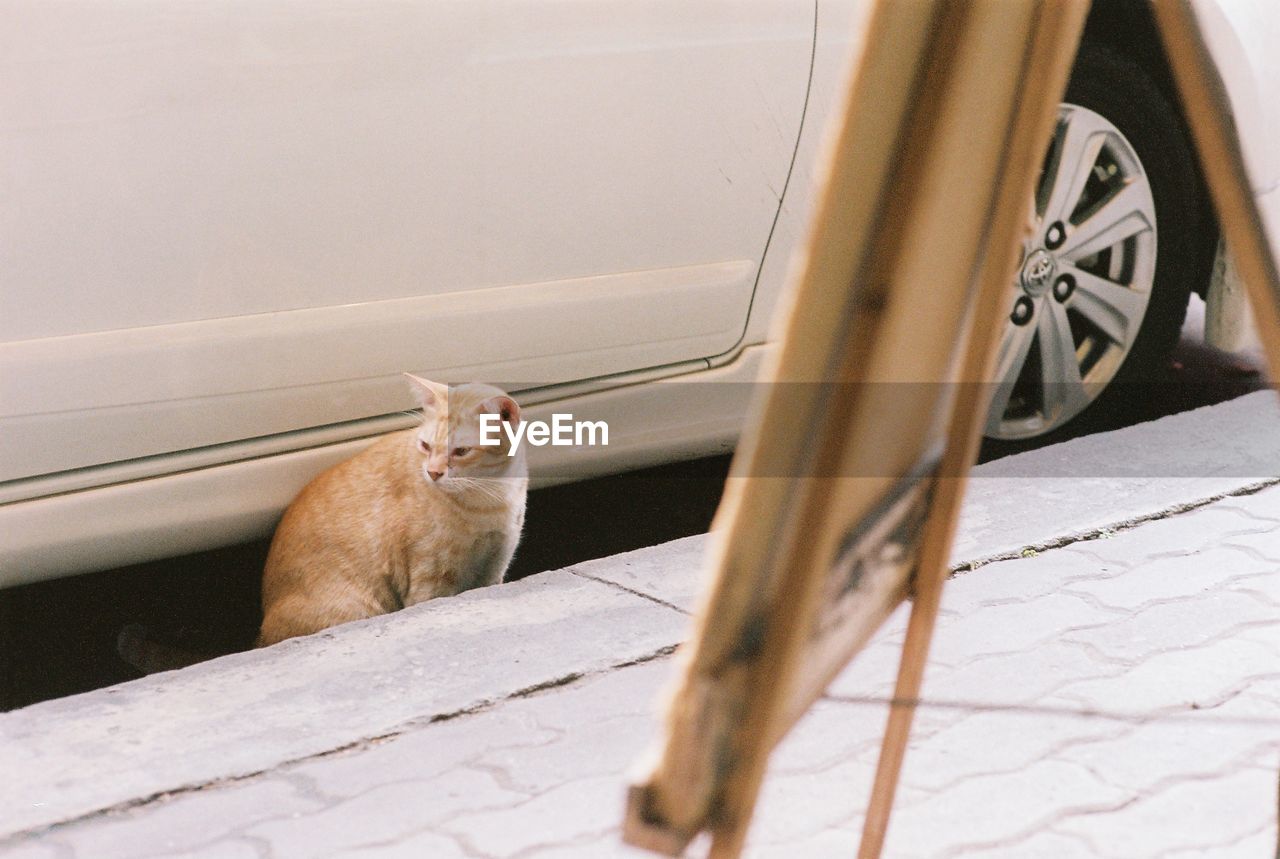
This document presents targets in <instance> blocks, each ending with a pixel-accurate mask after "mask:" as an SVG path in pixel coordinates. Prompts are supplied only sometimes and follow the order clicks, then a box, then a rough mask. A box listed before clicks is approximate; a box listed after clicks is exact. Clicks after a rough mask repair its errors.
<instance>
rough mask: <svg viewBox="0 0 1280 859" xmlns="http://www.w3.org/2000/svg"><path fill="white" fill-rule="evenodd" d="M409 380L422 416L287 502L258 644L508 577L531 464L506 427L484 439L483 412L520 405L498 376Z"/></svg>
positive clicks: (506, 415) (513, 414) (516, 415)
mask: <svg viewBox="0 0 1280 859" xmlns="http://www.w3.org/2000/svg"><path fill="white" fill-rule="evenodd" d="M405 375H408V374H405ZM409 379H410V381H411V382H412V383H413V385H414V387H415V389H416V391H417V393H418V397H419V400H420V401H421V403H422V417H423V420H422V425H421V426H420V427H419V428H417V429H412V430H404V431H402V432H396V433H391V434H390V435H388V436H386V437H385V438H382V439H380V440H379V441H378V442H376V443H375V444H374V445H373V446H372V447H370V448H369V449H368V450H366V451H364V452H363V453H361V454H359V455H358V456H355V457H353V458H352V459H349V460H347V461H346V462H342V463H339V464H338V465H335V466H334V467H333V468H330V469H329V470H328V471H326V472H324V473H323V474H321V475H320V476H318V477H317V478H316V479H315V480H313V481H311V482H310V483H309V484H307V486H306V488H304V489H303V490H302V492H301V493H299V495H298V497H297V498H295V499H294V501H293V503H292V504H290V505H289V509H287V510H286V511H285V514H284V518H283V519H282V520H281V522H280V525H279V527H278V528H277V529H276V534H275V537H274V539H273V540H272V542H271V549H270V552H269V554H268V555H267V565H266V569H265V570H264V572H263V575H262V608H263V614H264V617H263V620H262V629H261V631H260V633H259V635H258V642H257V646H259V647H264V646H266V645H269V644H275V643H276V642H278V641H283V640H284V639H286V638H292V637H294V636H297V635H307V634H309V633H312V632H317V631H319V630H322V629H326V628H327V627H330V626H335V625H337V624H340V623H346V622H347V621H352V620H359V619H361V618H366V617H373V616H374V615H379V614H385V613H387V612H392V611H396V610H397V609H401V608H404V607H405V606H411V605H414V604H416V603H420V602H423V601H425V600H429V599H434V598H435V597H440V596H449V595H452V594H456V593H459V592H461V591H465V590H468V589H470V588H476V587H482V586H484V585H492V584H496V583H498V582H500V581H502V577H503V575H504V574H505V573H506V570H507V565H508V564H509V563H510V562H511V557H512V555H513V554H515V550H516V544H517V543H518V542H519V541H520V529H521V528H522V527H523V525H524V508H525V497H526V494H527V491H528V470H527V467H526V465H525V461H524V456H523V452H518V453H517V455H515V456H509V455H508V453H509V451H510V449H511V448H510V445H509V442H508V440H507V436H506V433H505V432H501V433H499V435H500V436H501V438H502V440H501V442H500V443H499V444H497V445H484V446H482V445H481V444H480V416H481V415H482V414H492V415H498V416H500V418H501V420H502V421H503V422H508V423H510V424H511V425H512V428H513V429H514V427H515V426H516V425H518V424H519V422H520V407H519V406H517V405H516V402H515V401H514V400H512V399H511V398H510V397H508V396H507V395H506V394H505V393H503V392H502V391H500V390H498V389H497V388H494V387H492V386H489V385H480V384H468V385H454V386H447V385H441V384H437V383H435V382H429V381H427V380H426V379H419V378H417V377H416V376H409Z"/></svg>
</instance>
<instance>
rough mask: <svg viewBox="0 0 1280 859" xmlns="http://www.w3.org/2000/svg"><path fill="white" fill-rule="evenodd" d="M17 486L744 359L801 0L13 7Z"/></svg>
mask: <svg viewBox="0 0 1280 859" xmlns="http://www.w3.org/2000/svg"><path fill="white" fill-rule="evenodd" d="M0 18H2V19H3V20H4V21H5V22H6V26H5V27H4V28H2V30H0V45H2V46H3V47H2V48H0V58H2V59H0V68H3V71H4V75H3V80H2V81H0V190H2V191H3V196H4V199H5V206H4V207H3V209H2V210H0V272H2V277H0V308H2V310H3V312H2V313H0V435H2V437H3V438H4V441H5V443H4V445H3V449H2V450H0V480H16V479H22V478H27V477H31V476H33V475H42V474H48V473H52V472H59V471H65V470H68V469H73V468H83V467H86V466H94V465H98V464H102V463H110V462H118V461H121V460H128V459H134V458H138V457H147V456H155V455H161V454H165V453H169V452H173V451H182V450H190V449H193V448H200V447H206V446H210V445H218V444H221V443H225V442H230V441H236V440H243V439H251V438H259V437H264V436H273V435H276V434H281V433H289V432H292V431H295V430H299V429H303V428H308V427H315V426H321V425H333V424H338V423H340V422H343V421H355V420H358V419H360V418H366V417H370V416H375V415H380V414H385V413H389V412H391V411H393V410H395V409H398V408H401V407H404V406H405V405H407V400H406V397H405V394H404V392H403V389H402V387H401V383H400V382H399V380H398V374H399V373H400V372H401V371H403V370H414V371H418V372H420V373H427V374H431V375H433V376H435V377H436V378H439V379H441V380H444V381H464V380H469V379H477V378H478V379H491V380H498V381H502V382H506V383H508V384H511V385H513V386H514V387H516V388H519V387H529V386H542V385H551V384H557V383H562V382H568V381H572V380H580V379H586V378H592V377H598V376H605V375H609V374H615V373H621V372H625V371H629V370H636V369H642V368H651V367H658V366H663V365H670V364H676V363H679V362H687V361H689V360H691V359H698V358H702V357H705V356H712V355H716V354H718V353H723V352H725V351H726V350H729V349H731V348H733V347H734V345H735V344H736V343H737V342H738V340H739V338H740V336H741V333H742V331H743V327H744V324H745V321H746V317H747V313H748V310H749V306H750V302H751V295H752V290H753V287H754V282H755V277H756V273H757V268H758V262H759V260H760V258H761V256H762V254H763V252H764V248H765V245H766V244H767V241H768V236H769V231H770V228H771V225H772V223H773V219H774V217H775V216H776V213H777V209H778V202H779V197H780V195H781V193H782V190H783V188H784V186H785V183H786V180H787V173H788V169H789V164H790V160H791V157H792V154H793V152H794V149H795V144H796V139H797V136H798V134H799V127H800V118H801V113H802V110H803V105H804V96H805V89H806V85H807V80H808V75H809V65H810V57H811V51H812V38H813V20H814V6H813V3H812V2H800V0H761V2H749V3H748V2H728V0H722V2H710V0H709V1H708V2H678V0H665V2H664V1H663V0H654V2H598V3H593V2H580V0H541V2H532V3H531V2H514V0H468V2H427V0H422V1H421V2H390V0H348V1H347V2H318V0H254V2H233V0H194V2H189V3H173V2H166V0H120V2H114V3H103V4H100V3H83V2H72V0H25V2H19V0H9V2H3V3H0Z"/></svg>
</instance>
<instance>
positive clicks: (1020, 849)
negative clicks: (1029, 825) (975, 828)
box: [943, 832, 1098, 859]
mask: <svg viewBox="0 0 1280 859" xmlns="http://www.w3.org/2000/svg"><path fill="white" fill-rule="evenodd" d="M943 855H946V856H955V857H961V856H963V857H988V859H996V857H1007V856H1016V857H1018V859H1097V856H1098V854H1097V851H1095V850H1094V849H1093V848H1092V847H1091V846H1090V845H1089V844H1087V843H1085V842H1083V841H1080V840H1079V839H1076V838H1072V837H1070V836H1067V835H1060V834H1058V833H1056V832H1038V833H1036V834H1034V835H1032V836H1031V837H1030V838H1026V839H1024V840H1022V841H1018V842H1016V843H1012V844H1002V845H1000V846H998V847H976V848H972V849H968V850H965V849H961V850H956V851H947V852H946V853H945V854H943Z"/></svg>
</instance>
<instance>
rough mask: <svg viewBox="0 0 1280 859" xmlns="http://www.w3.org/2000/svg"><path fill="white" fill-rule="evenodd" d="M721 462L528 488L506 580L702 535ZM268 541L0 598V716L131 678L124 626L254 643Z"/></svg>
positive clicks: (203, 645)
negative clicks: (124, 655) (120, 645)
mask: <svg viewBox="0 0 1280 859" xmlns="http://www.w3.org/2000/svg"><path fill="white" fill-rule="evenodd" d="M728 469H729V457H728V456H717V457H711V458H707V459H699V460H693V461H689V462H679V463H672V464H669V465H662V466H658V467H655V468H648V469H644V470H642V471H635V472H630V473H627V474H619V475H613V476H609V477H601V478H596V479H593V480H586V481H582V482H579V483H572V484H566V485H562V486H554V487H550V488H547V489H538V490H534V491H533V492H531V493H530V494H529V507H528V513H527V515H526V520H525V530H524V538H523V539H522V540H521V543H520V548H519V550H518V551H517V552H516V557H515V560H514V561H513V562H512V565H511V568H510V570H509V571H508V573H507V581H515V580H518V579H521V578H524V577H525V576H529V575H532V574H534V573H539V572H543V571H545V570H554V569H559V568H561V567H566V566H569V565H571V564H576V563H580V562H582V561H587V560H592V559H594V558H601V557H605V556H608V555H614V554H617V553H619V552H626V551H630V550H632V549H640V548H643V547H645V546H652V545H655V544H657V543H663V542H666V541H668V540H674V539H677V538H679V537H687V536H689V535H692V534H700V533H704V532H705V531H706V530H707V529H708V528H709V527H710V525H711V517H712V515H713V514H714V513H715V509H716V505H717V504H718V503H719V500H720V494H721V492H722V491H723V489H724V480H725V476H726V475H727V473H728ZM268 545H269V541H267V540H259V541H257V542H253V543H247V544H243V545H239V546H231V547H228V548H225V549H217V550H214V551H210V552H201V553H199V554H195V555H187V556H184V557H179V558H169V559H165V560H162V561H154V562H150V563H145V564H137V565H134V566H130V567H121V568H119V569H115V570H107V571H104V572H99V573H89V574H85V575H81V576H73V577H70V578H65V579H55V580H53V581H48V582H39V583H36V584H31V585H24V586H21V587H16V588H9V589H7V590H0V654H2V655H0V710H12V709H16V708H18V707H25V706H28V705H30V704H35V703H37V702H40V701H47V700H50V699H53V698H60V697H63V696H66V695H74V694H77V693H80V692H88V691H90V690H93V689H99V688H102V687H104V686H109V685H112V684H115V683H120V682H123V681H126V680H131V679H134V678H137V677H139V676H141V675H140V673H139V672H138V671H137V670H136V669H134V668H133V667H132V666H130V665H128V664H126V663H125V662H124V661H123V660H122V659H120V657H119V656H118V654H117V653H116V638H117V636H118V635H119V633H120V630H121V629H122V628H124V627H125V626H126V625H129V624H142V625H143V626H145V627H146V628H147V630H148V633H149V635H150V637H151V638H152V639H153V640H155V641H157V642H161V643H164V644H168V645H172V646H175V647H178V648H180V649H182V650H186V651H189V652H191V653H201V654H207V655H208V656H210V657H212V656H217V655H222V654H227V653H234V652H236V651H240V650H247V649H248V648H250V647H252V646H253V640H254V637H255V636H256V635H257V631H258V624H259V622H260V621H261V619H262V615H261V611H262V609H261V605H260V597H259V585H260V582H261V578H262V567H263V564H264V563H265V561H266V557H267V547H268Z"/></svg>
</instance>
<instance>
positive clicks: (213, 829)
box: [57, 780, 324, 859]
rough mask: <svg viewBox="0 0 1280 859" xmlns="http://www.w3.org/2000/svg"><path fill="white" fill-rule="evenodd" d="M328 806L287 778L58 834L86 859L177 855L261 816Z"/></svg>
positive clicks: (158, 804)
mask: <svg viewBox="0 0 1280 859" xmlns="http://www.w3.org/2000/svg"><path fill="white" fill-rule="evenodd" d="M323 805H324V800H322V799H320V798H319V797H314V796H307V795H305V794H304V793H303V792H301V791H299V789H298V787H297V785H294V784H291V783H289V782H287V781H285V780H255V781H249V782H245V783H242V784H233V785H227V786H225V787H221V788H207V789H204V790H200V791H195V792H192V793H181V794H175V795H173V796H169V797H165V798H161V799H158V800H156V801H153V802H151V803H148V804H146V805H143V806H140V807H136V808H131V809H126V810H122V811H116V812H111V813H108V814H105V815H102V816H100V817H94V818H90V819H88V820H85V821H83V822H79V823H73V824H70V825H68V826H64V827H61V828H60V829H59V830H58V834H57V838H58V840H59V841H60V842H62V843H64V844H66V845H67V846H68V847H70V848H71V849H73V850H74V851H75V853H76V855H78V856H81V857H88V856H104V857H107V856H109V857H112V859H142V857H152V856H155V857H159V856H172V855H174V854H178V853H188V852H191V851H195V850H197V849H199V848H200V847H202V846H205V845H207V844H209V843H212V842H219V841H225V840H226V839H227V838H228V837H229V835H230V834H231V833H232V832H233V831H234V830H235V829H237V828H238V827H240V826H242V825H243V824H244V823H245V821H246V820H252V819H253V818H254V816H255V815H260V816H262V817H270V818H282V819H285V820H292V819H294V817H295V816H296V815H299V814H303V813H305V812H309V811H315V810H316V809H318V808H321V807H323ZM243 846H244V845H241V847H243ZM236 849H237V850H238V849H240V848H236Z"/></svg>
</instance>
